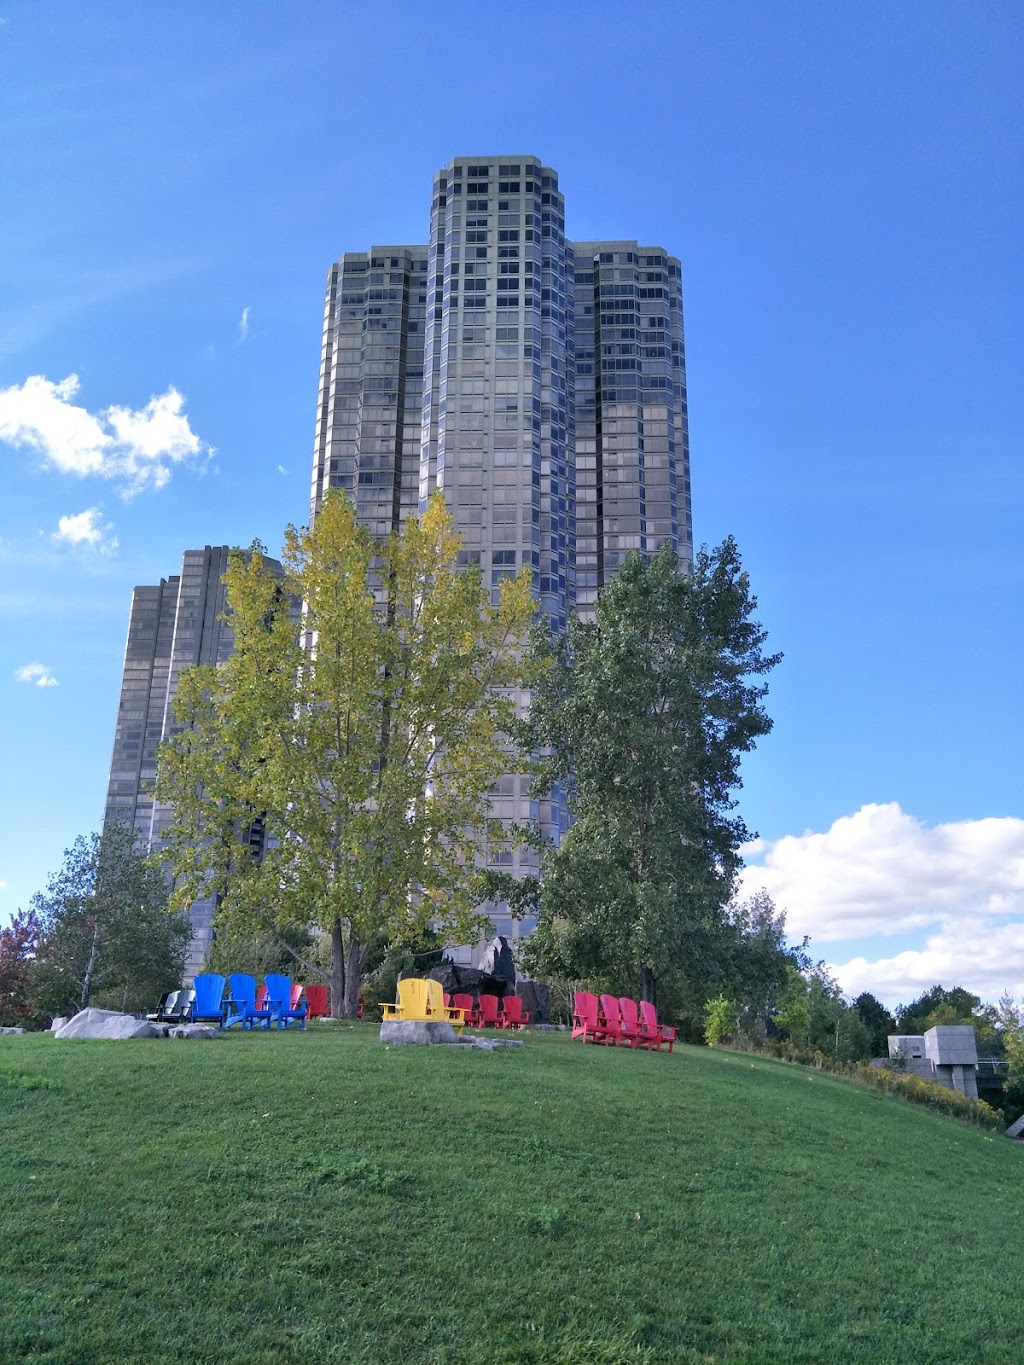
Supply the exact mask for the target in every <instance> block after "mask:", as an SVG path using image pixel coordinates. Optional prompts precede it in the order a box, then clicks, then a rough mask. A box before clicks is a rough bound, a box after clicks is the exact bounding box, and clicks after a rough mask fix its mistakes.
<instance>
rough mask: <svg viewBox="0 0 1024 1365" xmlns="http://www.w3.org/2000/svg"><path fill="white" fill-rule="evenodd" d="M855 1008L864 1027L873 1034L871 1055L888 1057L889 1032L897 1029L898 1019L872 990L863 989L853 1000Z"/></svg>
mask: <svg viewBox="0 0 1024 1365" xmlns="http://www.w3.org/2000/svg"><path fill="white" fill-rule="evenodd" d="M853 1008H854V1009H855V1010H856V1011H857V1013H858V1014H859V1015H860V1017H861V1019H862V1020H863V1022H864V1027H865V1028H866V1029H867V1031H868V1033H869V1034H870V1036H871V1055H872V1056H873V1057H887V1056H888V1055H889V1034H890V1033H895V1032H896V1031H897V1030H896V1020H895V1019H894V1018H893V1016H892V1015H891V1014H890V1013H889V1011H888V1010H887V1009H886V1008H885V1006H884V1005H883V1004H882V1002H881V1001H880V1000H877V999H876V998H875V997H874V996H873V995H872V994H871V992H870V991H862V992H861V994H860V995H858V996H857V999H856V1000H855V1001H854V1002H853Z"/></svg>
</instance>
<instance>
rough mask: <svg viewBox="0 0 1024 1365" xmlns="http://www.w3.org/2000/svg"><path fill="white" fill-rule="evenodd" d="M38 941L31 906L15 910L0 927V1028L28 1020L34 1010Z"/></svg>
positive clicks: (13, 1025) (24, 1022)
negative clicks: (5, 924) (10, 917)
mask: <svg viewBox="0 0 1024 1365" xmlns="http://www.w3.org/2000/svg"><path fill="white" fill-rule="evenodd" d="M38 943H39V918H38V916H37V915H36V913H35V911H34V910H19V911H18V913H17V914H16V915H15V916H14V918H13V919H12V920H11V922H10V924H9V925H7V927H6V928H4V929H0V1028H16V1027H18V1026H20V1025H24V1024H26V1023H29V1022H30V1021H31V1020H32V1018H33V1016H34V1015H35V1013H36V1009H35V1006H34V1001H33V991H32V969H33V966H34V964H35V956H36V948H37V947H38Z"/></svg>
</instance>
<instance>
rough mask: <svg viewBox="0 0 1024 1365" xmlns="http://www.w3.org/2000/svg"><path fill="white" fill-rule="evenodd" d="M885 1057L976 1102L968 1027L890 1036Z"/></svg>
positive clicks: (974, 1045) (974, 1050)
mask: <svg viewBox="0 0 1024 1365" xmlns="http://www.w3.org/2000/svg"><path fill="white" fill-rule="evenodd" d="M889 1056H890V1057H891V1058H896V1057H899V1058H902V1060H903V1063H904V1065H905V1066H906V1068H907V1070H908V1071H913V1072H914V1074H915V1075H916V1076H920V1077H921V1078H922V1079H923V1080H926V1081H936V1082H937V1083H938V1084H939V1085H944V1086H946V1088H947V1089H949V1090H959V1091H960V1093H961V1094H962V1095H966V1097H967V1098H968V1099H969V1100H976V1099H977V1098H978V1041H977V1037H976V1035H975V1032H974V1028H973V1026H972V1025H971V1024H937V1025H936V1026H935V1028H930V1029H929V1030H928V1032H927V1033H925V1034H911V1033H890V1034H889Z"/></svg>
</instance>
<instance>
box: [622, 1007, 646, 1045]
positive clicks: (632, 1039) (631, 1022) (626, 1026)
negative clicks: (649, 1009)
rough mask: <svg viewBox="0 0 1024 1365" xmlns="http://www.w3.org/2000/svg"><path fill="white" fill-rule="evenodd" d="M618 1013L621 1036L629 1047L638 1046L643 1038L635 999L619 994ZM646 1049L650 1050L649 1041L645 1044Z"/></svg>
mask: <svg viewBox="0 0 1024 1365" xmlns="http://www.w3.org/2000/svg"><path fill="white" fill-rule="evenodd" d="M619 1014H620V1016H621V1018H622V1037H623V1038H624V1039H625V1040H626V1041H628V1043H629V1046H630V1047H631V1048H635V1047H639V1046H640V1044H641V1043H642V1042H644V1039H643V1037H642V1036H641V1033H640V1011H639V1010H638V1008H637V1003H636V1001H635V1000H630V998H629V996H628V995H620V996H619ZM647 1050H648V1052H649V1051H650V1050H651V1045H650V1043H648V1044H647Z"/></svg>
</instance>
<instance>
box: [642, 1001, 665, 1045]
mask: <svg viewBox="0 0 1024 1365" xmlns="http://www.w3.org/2000/svg"><path fill="white" fill-rule="evenodd" d="M638 1008H639V1010H640V1019H639V1027H638V1029H637V1045H638V1046H639V1044H640V1043H643V1044H644V1046H645V1047H646V1048H647V1051H648V1052H650V1050H651V1048H652V1047H656V1048H657V1049H658V1051H659V1052H660V1051H661V1034H660V1033H659V1032H658V1021H657V1019H656V1018H655V1017H654V1006H653V1005H650V1004H648V1003H647V1001H646V1000H645V1001H642V1002H641V1003H640V1005H639V1006H638ZM645 1010H646V1013H645Z"/></svg>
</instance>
